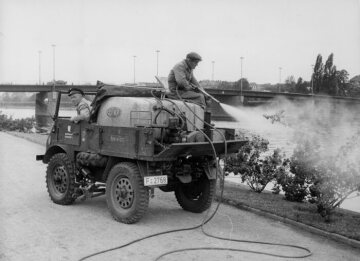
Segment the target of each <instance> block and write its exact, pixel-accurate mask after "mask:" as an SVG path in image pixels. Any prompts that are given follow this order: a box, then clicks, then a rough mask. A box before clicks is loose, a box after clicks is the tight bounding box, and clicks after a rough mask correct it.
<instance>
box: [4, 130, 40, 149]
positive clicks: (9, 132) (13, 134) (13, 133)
mask: <svg viewBox="0 0 360 261" xmlns="http://www.w3.org/2000/svg"><path fill="white" fill-rule="evenodd" d="M5 133H7V134H9V135H12V136H14V137H18V138H21V139H24V140H27V141H31V142H33V143H36V144H39V145H42V146H45V144H46V141H45V142H43V141H41V140H38V139H35V138H33V137H31V135H29V136H28V135H22V134H20V133H18V132H15V131H13V132H12V131H5Z"/></svg>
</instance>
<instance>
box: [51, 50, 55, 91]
mask: <svg viewBox="0 0 360 261" xmlns="http://www.w3.org/2000/svg"><path fill="white" fill-rule="evenodd" d="M51 46H52V47H53V82H54V85H55V47H56V45H55V44H52V45H51Z"/></svg>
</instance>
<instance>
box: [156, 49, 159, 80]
mask: <svg viewBox="0 0 360 261" xmlns="http://www.w3.org/2000/svg"><path fill="white" fill-rule="evenodd" d="M159 52H160V51H159V50H156V76H159Z"/></svg>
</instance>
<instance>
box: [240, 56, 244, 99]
mask: <svg viewBox="0 0 360 261" xmlns="http://www.w3.org/2000/svg"><path fill="white" fill-rule="evenodd" d="M243 59H244V57H242V56H241V57H240V62H241V63H240V65H241V66H240V70H241V71H240V96H242V91H243V86H242V78H243Z"/></svg>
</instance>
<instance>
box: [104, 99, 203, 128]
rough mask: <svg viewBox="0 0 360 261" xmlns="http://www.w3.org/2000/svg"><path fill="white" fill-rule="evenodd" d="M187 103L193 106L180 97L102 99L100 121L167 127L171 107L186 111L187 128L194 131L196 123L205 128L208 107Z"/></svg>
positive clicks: (110, 123) (127, 125) (120, 125)
mask: <svg viewBox="0 0 360 261" xmlns="http://www.w3.org/2000/svg"><path fill="white" fill-rule="evenodd" d="M187 105H188V106H189V108H190V109H191V110H190V109H189V108H187V107H186V106H185V105H184V103H183V102H182V101H179V100H171V101H168V100H161V102H160V101H159V100H157V99H155V98H152V97H151V98H147V97H110V98H108V99H107V100H106V101H105V102H104V103H102V105H101V108H100V110H99V113H98V117H97V123H98V124H99V125H102V126H116V127H153V126H154V125H158V126H162V127H167V126H168V124H169V117H172V116H171V114H170V113H169V112H168V111H171V112H175V113H177V114H180V113H183V114H185V115H186V118H187V131H194V130H195V129H196V128H195V127H194V126H196V127H197V128H199V129H203V127H204V123H203V120H204V109H203V108H202V107H201V106H199V105H197V104H194V103H190V102H188V103H187ZM194 113H195V114H196V116H197V117H196V116H195V115H194ZM191 123H192V124H191ZM159 131H160V129H159Z"/></svg>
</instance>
